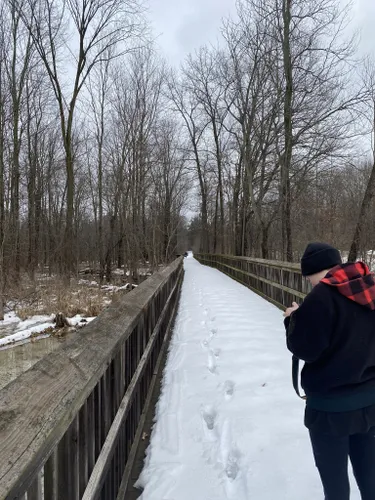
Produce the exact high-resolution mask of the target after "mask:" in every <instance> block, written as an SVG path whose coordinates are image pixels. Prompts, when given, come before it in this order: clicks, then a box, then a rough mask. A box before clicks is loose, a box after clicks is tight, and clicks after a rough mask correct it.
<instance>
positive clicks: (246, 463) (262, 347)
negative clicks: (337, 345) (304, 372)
mask: <svg viewBox="0 0 375 500" xmlns="http://www.w3.org/2000/svg"><path fill="white" fill-rule="evenodd" d="M303 406H304V403H303V402H302V401H301V400H299V399H298V398H297V397H296V394H295V393H294V390H293V388H292V386H291V360H290V354H289V353H288V351H287V350H286V348H285V330H284V327H283V317H282V313H281V311H280V309H278V308H277V307H275V306H274V305H272V304H271V303H269V302H267V301H266V300H264V299H263V298H261V297H260V296H259V295H256V294H255V293H253V292H252V291H250V290H249V289H247V288H246V287H245V286H243V285H241V284H239V283H237V282H236V281H234V280H233V279H231V278H229V277H228V276H226V275H224V274H223V273H221V272H219V271H217V270H215V269H212V268H210V267H207V266H202V265H201V264H199V263H198V262H197V261H196V260H195V259H187V260H186V263H185V278H184V282H183V286H182V295H181V302H180V307H179V310H178V315H177V321H176V325H175V329H174V333H173V337H172V341H171V346H170V350H169V356H168V361H167V366H166V370H165V373H164V379H163V388H162V394H161V396H160V400H159V403H158V406H157V412H156V424H155V426H154V430H153V433H152V438H151V445H150V447H149V449H148V452H147V458H146V465H145V468H144V470H143V472H142V474H141V477H140V481H139V482H138V485H139V486H143V487H144V491H143V494H142V496H141V497H140V498H141V499H142V500H172V499H173V500H192V499H197V500H198V499H199V500H227V499H231V500H232V499H233V500H253V499H254V500H301V499H302V498H303V499H304V500H317V499H318V498H322V488H321V484H320V481H319V478H318V474H317V472H316V471H315V466H314V462H313V457H312V453H311V450H310V442H309V438H308V433H307V430H306V429H305V428H304V426H303V410H304V408H303ZM356 493H357V492H356ZM353 498H355V499H359V494H355V495H354V496H353Z"/></svg>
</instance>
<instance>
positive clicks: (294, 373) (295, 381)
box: [292, 354, 306, 399]
mask: <svg viewBox="0 0 375 500" xmlns="http://www.w3.org/2000/svg"><path fill="white" fill-rule="evenodd" d="M292 379H293V387H294V390H295V391H296V393H297V395H298V396H299V397H300V398H301V399H306V396H301V393H300V390H299V359H298V358H297V356H294V354H293V357H292Z"/></svg>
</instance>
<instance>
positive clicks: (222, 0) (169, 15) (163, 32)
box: [148, 0, 236, 64]
mask: <svg viewBox="0 0 375 500" xmlns="http://www.w3.org/2000/svg"><path fill="white" fill-rule="evenodd" d="M148 1H149V6H150V14H149V18H150V20H151V22H152V24H153V31H154V33H155V35H159V38H158V41H157V42H158V44H159V46H160V47H161V50H162V53H163V54H164V55H165V57H166V58H167V59H168V61H169V62H170V63H172V64H179V63H180V62H182V61H183V59H184V58H185V56H186V55H187V54H189V52H193V51H194V50H195V49H198V48H199V47H200V46H201V45H203V44H205V43H210V42H211V43H215V41H216V40H217V38H218V36H219V31H220V26H221V19H222V18H223V17H227V16H228V15H230V14H232V15H234V14H235V11H236V9H235V4H236V1H235V0H148Z"/></svg>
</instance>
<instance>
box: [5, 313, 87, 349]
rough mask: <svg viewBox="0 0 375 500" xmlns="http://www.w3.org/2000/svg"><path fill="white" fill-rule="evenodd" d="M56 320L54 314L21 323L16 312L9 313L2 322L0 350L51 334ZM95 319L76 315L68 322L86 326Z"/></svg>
mask: <svg viewBox="0 0 375 500" xmlns="http://www.w3.org/2000/svg"><path fill="white" fill-rule="evenodd" d="M54 318H55V315H54V314H52V315H51V316H32V317H31V318H28V319H26V320H25V321H21V319H20V318H19V317H18V316H17V315H16V314H15V313H14V312H10V313H7V314H6V315H5V317H4V320H3V321H0V348H2V347H6V346H10V345H14V344H15V343H17V342H22V341H24V340H26V339H29V338H30V337H33V336H37V335H38V334H40V335H41V336H43V333H47V332H49V333H51V330H52V329H53V328H54V326H55V325H54ZM93 319H95V318H87V317H82V316H80V315H76V316H74V317H73V318H68V321H69V324H70V325H71V326H84V325H85V324H86V323H89V322H90V321H92V320H93Z"/></svg>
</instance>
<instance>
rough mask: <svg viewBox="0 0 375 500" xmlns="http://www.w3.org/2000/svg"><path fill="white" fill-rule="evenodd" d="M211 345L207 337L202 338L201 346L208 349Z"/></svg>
mask: <svg viewBox="0 0 375 500" xmlns="http://www.w3.org/2000/svg"><path fill="white" fill-rule="evenodd" d="M209 345H210V341H209V340H207V339H204V340H202V342H201V346H202V348H203V349H207V347H208V346H209Z"/></svg>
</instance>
